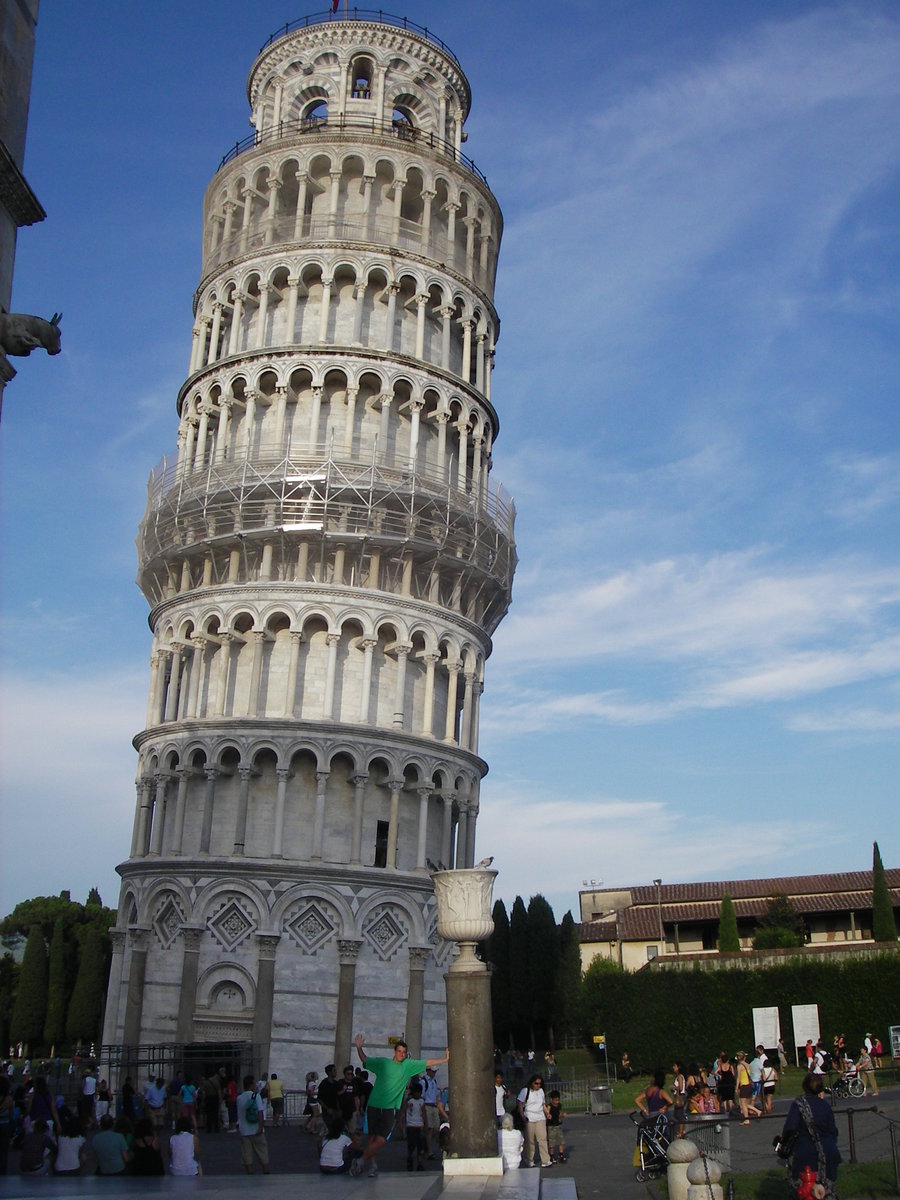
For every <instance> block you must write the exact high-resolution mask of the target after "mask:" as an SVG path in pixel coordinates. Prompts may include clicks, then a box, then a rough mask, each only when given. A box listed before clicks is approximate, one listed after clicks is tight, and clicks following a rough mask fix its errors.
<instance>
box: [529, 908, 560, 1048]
mask: <svg viewBox="0 0 900 1200" xmlns="http://www.w3.org/2000/svg"><path fill="white" fill-rule="evenodd" d="M558 970H559V931H558V930H557V928H556V918H555V917H554V915H553V909H552V908H551V907H550V905H549V904H548V903H547V901H546V900H545V899H544V897H543V896H541V895H537V896H532V897H531V899H530V900H529V902H528V991H529V995H530V997H531V1027H530V1032H531V1045H532V1046H534V1045H535V1029H537V1030H538V1031H539V1032H541V1033H546V1043H547V1045H548V1046H549V1048H550V1049H551V1050H552V1049H553V1048H554V1040H553V1018H554V1001H555V999H556V976H557V972H558Z"/></svg>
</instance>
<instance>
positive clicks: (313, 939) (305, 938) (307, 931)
mask: <svg viewBox="0 0 900 1200" xmlns="http://www.w3.org/2000/svg"><path fill="white" fill-rule="evenodd" d="M285 929H286V930H287V931H288V933H289V934H290V935H291V937H292V938H293V939H294V941H295V942H296V943H297V945H298V946H301V947H302V948H303V949H304V950H305V951H306V953H307V954H315V952H316V951H317V950H318V949H319V948H320V947H321V946H324V945H325V943H326V942H327V941H329V940H330V939H331V938H332V937H334V935H335V933H336V932H337V929H336V926H335V924H334V922H333V921H332V920H331V919H330V917H328V915H327V914H326V913H325V912H323V911H322V909H321V908H320V907H319V905H318V904H307V906H306V907H305V908H303V909H301V911H300V912H299V913H298V914H297V915H296V916H295V917H294V918H293V919H292V920H290V921H288V922H287V924H286V925H285Z"/></svg>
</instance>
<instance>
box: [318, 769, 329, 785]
mask: <svg viewBox="0 0 900 1200" xmlns="http://www.w3.org/2000/svg"><path fill="white" fill-rule="evenodd" d="M330 778H331V772H330V771H316V783H317V784H318V785H319V787H324V785H325V784H326V783H327V782H328V780H329V779H330Z"/></svg>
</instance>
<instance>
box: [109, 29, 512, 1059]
mask: <svg viewBox="0 0 900 1200" xmlns="http://www.w3.org/2000/svg"><path fill="white" fill-rule="evenodd" d="M247 94H248V98H249V102H250V110H251V124H252V126H253V129H254V132H253V134H252V136H250V137H249V138H247V139H246V140H245V141H244V142H241V143H238V144H237V145H235V146H234V147H233V149H232V150H231V151H230V152H229V153H228V154H227V155H226V157H225V158H224V159H223V161H222V164H221V166H220V167H219V169H218V171H217V172H216V174H215V175H214V177H213V179H212V182H211V183H210V185H209V187H208V189H207V192H206V196H205V199H204V206H203V251H202V268H201V271H200V279H199V283H198V286H197V290H196V293H195V295H194V312H195V320H194V327H193V344H192V351H191V356H190V367H189V371H188V376H187V379H186V380H185V382H184V384H183V386H182V387H181V389H180V391H179V393H178V397H177V415H178V434H177V439H178V440H177V455H176V456H175V457H174V458H173V459H171V460H169V459H164V460H163V461H162V463H161V464H160V465H159V466H158V467H157V469H156V470H155V471H154V472H153V474H152V475H151V478H150V482H149V490H148V499H147V508H146V513H145V516H144V519H143V521H142V523H141V526H140V531H139V535H138V555H139V578H138V581H139V584H140V586H141V588H142V590H143V592H144V595H145V596H146V598H147V601H148V603H149V605H150V626H151V629H152V633H153V643H152V652H151V659H150V686H149V700H148V705H147V717H146V728H145V729H144V730H143V731H142V732H141V733H140V734H138V736H137V737H136V738H135V747H136V749H137V751H138V770H137V780H136V788H137V803H136V809H135V817H134V832H133V837H132V843H131V852H130V855H129V857H128V859H127V860H126V861H125V862H124V863H123V864H122V865H121V866H120V867H119V872H120V874H121V876H122V889H121V898H120V903H119V912H118V920H117V925H116V928H115V929H114V930H113V947H114V953H113V964H112V973H111V979H110V985H109V996H108V1004H107V1011H106V1019H105V1026H104V1036H103V1040H104V1042H105V1043H107V1044H110V1045H112V1044H118V1045H124V1046H129V1047H134V1046H143V1047H149V1046H172V1045H174V1046H180V1045H192V1046H194V1047H195V1048H196V1047H208V1048H209V1056H210V1057H214V1056H215V1053H216V1050H215V1048H216V1047H224V1046H225V1045H226V1044H227V1045H230V1046H234V1045H244V1046H252V1047H253V1049H252V1059H253V1065H254V1066H255V1067H257V1068H258V1069H260V1070H267V1069H270V1068H271V1069H274V1070H276V1071H278V1072H279V1073H280V1074H282V1075H283V1077H287V1078H288V1079H290V1080H293V1081H294V1082H296V1081H297V1080H298V1079H299V1078H301V1072H303V1071H305V1070H306V1069H308V1068H313V1067H315V1068H317V1069H319V1070H321V1066H322V1064H323V1063H326V1062H329V1061H331V1060H332V1059H334V1060H336V1061H337V1062H338V1064H339V1065H340V1064H341V1063H343V1062H345V1061H348V1055H349V1051H350V1045H351V1038H352V1033H353V1031H354V1029H356V1028H359V1029H364V1030H365V1031H366V1034H367V1044H368V1046H369V1048H370V1050H371V1049H372V1048H376V1047H378V1046H379V1045H381V1046H384V1045H386V1042H387V1038H388V1037H389V1036H390V1035H403V1034H405V1036H406V1040H407V1041H408V1043H409V1046H410V1049H411V1050H412V1051H413V1052H414V1053H416V1052H419V1051H423V1052H424V1051H432V1050H437V1051H440V1050H441V1049H442V1047H443V1046H444V1045H445V1037H446V1025H445V1013H444V984H443V972H444V969H445V966H446V964H445V962H444V956H445V954H446V950H445V949H444V948H443V945H442V943H441V942H440V940H439V939H438V938H437V936H436V934H435V920H436V913H435V907H434V897H433V890H432V886H431V879H430V875H429V872H428V861H429V860H433V861H435V862H442V863H443V864H445V865H447V866H453V865H455V866H460V867H462V866H471V865H472V862H473V856H474V853H475V831H476V824H477V818H478V806H479V785H480V781H481V779H482V777H483V776H484V774H485V772H486V770H487V765H486V763H485V762H484V760H483V759H482V758H481V757H479V753H478V722H479V701H480V697H481V693H482V687H483V680H484V666H485V660H486V659H487V657H488V655H489V653H490V648H491V634H492V633H493V631H494V629H495V628H496V626H497V624H498V622H499V621H500V620H501V618H502V617H503V615H504V613H505V612H506V609H507V607H508V605H509V601H510V589H511V585H512V576H513V570H514V567H515V549H514V541H513V519H514V509H513V505H512V502H511V500H510V498H509V497H508V496H506V495H504V494H503V492H502V491H501V490H500V489H499V488H498V487H497V486H495V485H492V484H491V481H490V468H491V455H492V450H493V445H494V441H495V439H496V437H497V432H498V420H497V416H496V413H495V411H494V408H493V406H492V403H491V369H492V366H493V359H494V346H495V342H496V340H497V334H498V326H499V321H498V317H497V313H496V311H495V309H494V305H493V300H492V297H493V287H494V274H495V268H496V264H497V254H498V250H499V245H500V235H501V229H502V219H501V214H500V210H499V208H498V206H497V202H496V200H495V199H494V197H493V195H492V194H491V192H490V190H489V188H488V186H487V182H486V180H485V177H484V176H483V175H482V174H481V172H480V171H479V170H478V169H477V168H476V167H475V164H474V163H473V162H472V161H471V160H470V159H469V158H468V157H467V155H466V154H464V153H463V150H462V146H463V144H464V143H465V139H466V135H465V133H464V131H463V127H464V122H465V119H466V116H467V114H468V112H469V105H470V92H469V84H468V81H467V80H466V77H465V75H464V74H463V72H462V69H461V67H460V65H459V63H458V61H457V59H456V57H455V55H454V54H453V52H452V51H451V50H450V49H449V48H448V47H447V46H445V45H444V44H443V43H442V42H441V41H440V40H439V39H437V38H435V37H434V36H433V35H432V34H431V33H430V32H429V31H427V30H424V29H420V28H418V27H417V26H414V25H413V24H411V23H409V22H407V21H405V20H395V19H393V18H390V17H387V16H385V15H383V14H381V15H379V19H378V20H373V21H369V20H361V19H354V20H341V19H336V20H331V19H323V18H317V19H310V20H308V21H304V22H299V23H297V24H296V25H293V26H287V27H285V28H283V29H282V30H280V31H279V32H278V33H276V34H274V35H273V37H272V38H271V39H270V41H269V42H268V43H267V44H266V46H265V47H264V48H263V49H262V51H261V52H260V53H259V55H258V56H257V58H256V60H255V62H254V63H253V66H252V68H251V71H250V76H249V80H248V84H247ZM173 432H174V431H173Z"/></svg>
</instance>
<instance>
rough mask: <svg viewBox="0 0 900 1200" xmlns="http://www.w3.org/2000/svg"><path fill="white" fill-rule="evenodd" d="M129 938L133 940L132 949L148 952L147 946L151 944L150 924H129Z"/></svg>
mask: <svg viewBox="0 0 900 1200" xmlns="http://www.w3.org/2000/svg"><path fill="white" fill-rule="evenodd" d="M128 938H129V941H130V942H131V949H132V950H142V951H144V952H145V953H146V951H147V947H148V946H149V944H150V926H149V925H129V926H128Z"/></svg>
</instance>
